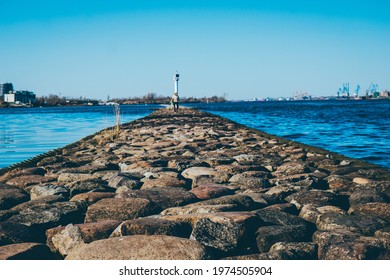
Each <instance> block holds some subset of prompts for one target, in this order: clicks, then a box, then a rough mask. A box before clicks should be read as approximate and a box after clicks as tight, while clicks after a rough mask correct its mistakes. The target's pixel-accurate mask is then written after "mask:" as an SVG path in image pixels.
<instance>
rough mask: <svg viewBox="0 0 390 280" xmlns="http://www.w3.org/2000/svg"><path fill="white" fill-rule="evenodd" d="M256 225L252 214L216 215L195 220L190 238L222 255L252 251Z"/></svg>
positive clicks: (256, 218)
mask: <svg viewBox="0 0 390 280" xmlns="http://www.w3.org/2000/svg"><path fill="white" fill-rule="evenodd" d="M258 225H259V222H258V217H257V216H256V215H255V214H254V213H250V212H241V213H240V212H237V215H235V216H234V215H232V216H229V215H223V214H222V215H220V214H218V213H216V214H214V215H210V216H209V217H205V218H201V219H199V220H197V221H196V223H195V225H194V228H193V230H192V233H191V237H190V238H191V239H195V240H197V241H198V242H200V243H201V244H203V245H205V246H209V247H212V248H215V249H217V250H219V251H222V252H224V253H228V252H230V253H231V252H234V251H241V252H242V251H247V250H253V249H254V247H255V245H254V244H255V240H254V232H255V230H256V229H257V227H258Z"/></svg>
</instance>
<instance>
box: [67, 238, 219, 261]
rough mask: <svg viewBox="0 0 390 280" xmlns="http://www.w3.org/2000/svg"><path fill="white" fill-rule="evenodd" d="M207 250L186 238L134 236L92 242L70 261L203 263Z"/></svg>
mask: <svg viewBox="0 0 390 280" xmlns="http://www.w3.org/2000/svg"><path fill="white" fill-rule="evenodd" d="M210 257H211V256H210V254H209V252H208V251H207V249H206V248H205V247H204V246H202V245H201V244H199V243H198V242H196V241H195V240H189V239H186V238H180V237H173V236H165V235H132V236H124V237H115V238H109V239H104V240H98V241H95V242H92V243H90V244H88V245H85V246H83V247H82V248H80V249H78V250H76V251H72V252H71V253H70V254H69V255H68V256H67V258H66V259H67V260H203V259H209V258H210Z"/></svg>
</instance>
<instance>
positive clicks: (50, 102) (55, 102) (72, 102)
mask: <svg viewBox="0 0 390 280" xmlns="http://www.w3.org/2000/svg"><path fill="white" fill-rule="evenodd" d="M170 100H171V97H170V96H163V95H157V94H156V93H154V92H151V93H148V94H146V95H144V96H142V97H127V98H110V97H109V96H108V97H107V101H104V102H103V101H99V100H97V99H90V98H86V97H82V96H80V97H79V98H66V97H63V96H60V95H56V94H50V95H48V96H40V97H37V98H36V100H35V103H34V104H33V105H34V106H36V107H41V106H42V107H43V106H77V105H98V104H101V103H105V102H115V103H119V104H169V103H170ZM225 101H226V99H225V97H224V96H217V95H214V96H211V97H200V98H199V97H180V102H181V103H208V102H225Z"/></svg>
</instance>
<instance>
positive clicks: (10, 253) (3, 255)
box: [0, 243, 57, 260]
mask: <svg viewBox="0 0 390 280" xmlns="http://www.w3.org/2000/svg"><path fill="white" fill-rule="evenodd" d="M55 259H57V257H56V256H55V255H54V254H53V253H52V252H51V251H50V249H49V247H47V246H46V245H45V244H40V243H18V244H10V245H6V246H1V247H0V260H55Z"/></svg>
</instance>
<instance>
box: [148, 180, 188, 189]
mask: <svg viewBox="0 0 390 280" xmlns="http://www.w3.org/2000/svg"><path fill="white" fill-rule="evenodd" d="M166 187H172V188H184V189H186V188H189V184H188V183H187V182H186V181H184V180H180V179H178V178H173V177H163V178H158V179H146V180H144V183H143V185H142V187H141V189H143V190H146V189H151V188H166Z"/></svg>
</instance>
